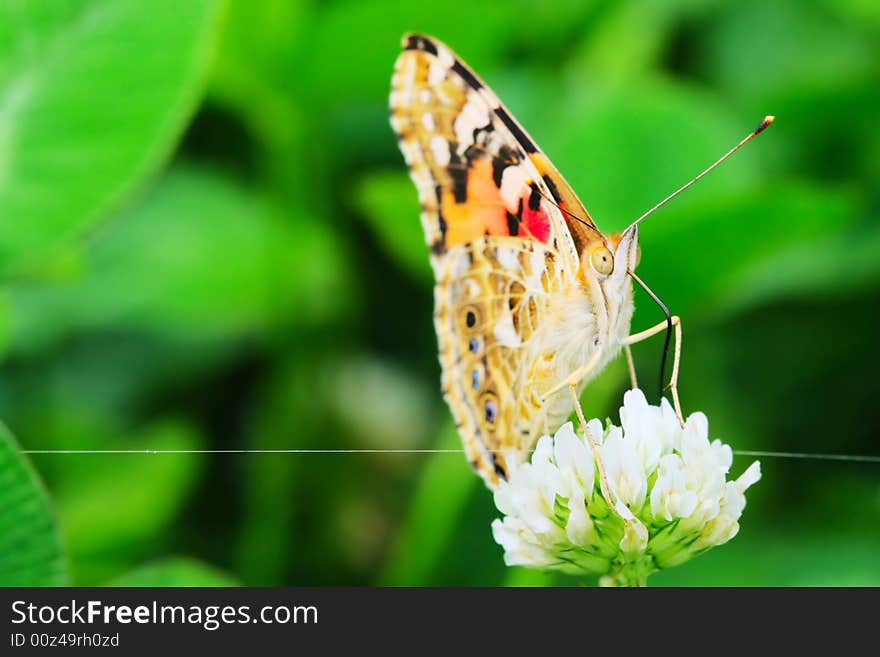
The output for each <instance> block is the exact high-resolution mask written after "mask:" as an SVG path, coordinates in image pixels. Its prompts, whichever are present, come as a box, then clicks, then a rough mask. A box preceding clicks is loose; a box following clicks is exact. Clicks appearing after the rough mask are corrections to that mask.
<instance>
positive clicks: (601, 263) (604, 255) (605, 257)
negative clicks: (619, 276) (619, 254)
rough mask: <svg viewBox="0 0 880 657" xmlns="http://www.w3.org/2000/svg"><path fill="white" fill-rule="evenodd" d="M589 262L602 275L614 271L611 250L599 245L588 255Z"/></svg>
mask: <svg viewBox="0 0 880 657" xmlns="http://www.w3.org/2000/svg"><path fill="white" fill-rule="evenodd" d="M590 264H591V265H593V269H595V270H596V272H598V273H599V274H601V275H602V276H610V275H611V272H613V271H614V256H613V255H611V251H609V250H608V249H606V248H605V247H604V246H600V247H599V248H598V249H596V250H595V251H593V254H592V255H591V256H590Z"/></svg>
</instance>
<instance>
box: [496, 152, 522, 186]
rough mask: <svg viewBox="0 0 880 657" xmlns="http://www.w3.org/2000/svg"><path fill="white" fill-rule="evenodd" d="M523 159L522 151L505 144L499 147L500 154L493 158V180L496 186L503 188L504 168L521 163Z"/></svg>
mask: <svg viewBox="0 0 880 657" xmlns="http://www.w3.org/2000/svg"><path fill="white" fill-rule="evenodd" d="M521 160H522V157H521V156H520V153H519V152H517V151H516V150H514V149H513V148H511V147H510V146H508V145H507V144H504V145H502V146H501V148H499V149H498V154H497V155H496V156H495V158H494V159H493V160H492V180H494V181H495V186H496V187H497V188H498V189H501V178H502V177H503V176H504V170H505V169H506V168H507V167H509V166H511V165H513V164H519V163H520V161H521Z"/></svg>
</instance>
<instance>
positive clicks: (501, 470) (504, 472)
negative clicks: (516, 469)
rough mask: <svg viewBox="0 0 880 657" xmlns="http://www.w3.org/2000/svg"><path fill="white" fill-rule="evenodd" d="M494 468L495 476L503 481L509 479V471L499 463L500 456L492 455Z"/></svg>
mask: <svg viewBox="0 0 880 657" xmlns="http://www.w3.org/2000/svg"><path fill="white" fill-rule="evenodd" d="M492 467H493V468H494V469H495V474H497V475H498V476H499V477H501V478H502V479H507V470H505V469H504V466H503V465H501V463H500V462H499V461H498V455H497V454H494V453H493V454H492Z"/></svg>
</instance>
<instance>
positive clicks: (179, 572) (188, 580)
mask: <svg viewBox="0 0 880 657" xmlns="http://www.w3.org/2000/svg"><path fill="white" fill-rule="evenodd" d="M237 585H238V582H236V581H235V579H233V578H232V577H231V576H230V575H228V574H227V573H224V572H223V571H221V570H218V569H217V568H214V567H213V566H209V565H208V564H206V563H202V562H201V561H198V560H197V559H190V558H187V557H171V558H169V559H164V560H162V561H158V562H156V563H151V564H147V565H145V566H141V567H140V568H136V569H134V570H132V571H130V572H127V573H125V574H124V575H122V576H120V577H117V578H116V579H113V580H111V581H110V582H109V583H108V586H138V587H139V586H211V587H215V586H237Z"/></svg>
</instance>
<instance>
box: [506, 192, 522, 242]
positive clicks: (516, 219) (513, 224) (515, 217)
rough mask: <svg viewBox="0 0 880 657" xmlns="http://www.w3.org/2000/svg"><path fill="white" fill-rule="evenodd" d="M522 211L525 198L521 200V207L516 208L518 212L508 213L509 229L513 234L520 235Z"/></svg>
mask: <svg viewBox="0 0 880 657" xmlns="http://www.w3.org/2000/svg"><path fill="white" fill-rule="evenodd" d="M522 212H523V200H522V199H520V200H519V207H518V208H517V210H516V214H513V213H511V212H508V213H507V231H508V232H509V233H510V234H511V235H514V236H516V235H519V224H520V222H521V221H522Z"/></svg>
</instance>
